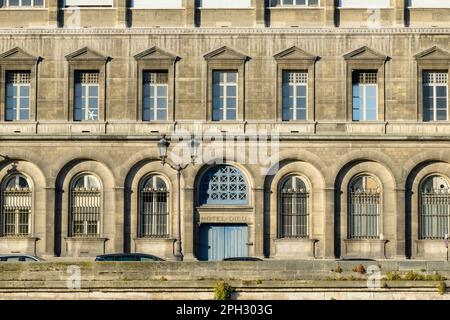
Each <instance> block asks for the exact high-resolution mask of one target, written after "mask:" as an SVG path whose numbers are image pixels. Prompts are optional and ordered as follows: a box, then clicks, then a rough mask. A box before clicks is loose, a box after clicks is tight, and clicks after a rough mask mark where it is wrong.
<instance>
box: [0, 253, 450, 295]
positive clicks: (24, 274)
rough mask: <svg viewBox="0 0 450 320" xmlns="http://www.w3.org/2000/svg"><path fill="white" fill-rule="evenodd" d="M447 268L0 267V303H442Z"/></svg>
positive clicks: (312, 264)
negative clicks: (221, 298) (223, 298)
mask: <svg viewBox="0 0 450 320" xmlns="http://www.w3.org/2000/svg"><path fill="white" fill-rule="evenodd" d="M447 279H450V263H448V262H430V261H428V262H427V261H263V262H251V263H248V262H183V263H177V262H162V263H132V262H130V263H128V262H126V263H109V262H86V261H77V262H75V261H72V262H70V261H64V262H43V263H29V264H28V263H22V264H16V263H2V264H0V299H133V300H138V299H164V300H167V299H183V300H190V299H195V300H199V299H214V298H215V295H217V294H219V295H220V294H222V296H227V294H228V296H229V297H230V298H231V299H248V300H252V299H263V300H264V299H274V300H278V299H280V300H281V299H282V300H286V299H317V300H323V299H325V300H330V299H337V300H340V299H389V300H393V299H396V300H398V299H426V300H428V299H433V300H437V299H445V300H450V294H448V293H447V285H449V284H450V281H447Z"/></svg>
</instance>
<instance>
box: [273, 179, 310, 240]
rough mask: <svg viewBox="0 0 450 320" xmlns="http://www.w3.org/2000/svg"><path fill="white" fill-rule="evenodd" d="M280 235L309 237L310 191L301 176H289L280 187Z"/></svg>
mask: <svg viewBox="0 0 450 320" xmlns="http://www.w3.org/2000/svg"><path fill="white" fill-rule="evenodd" d="M279 202H280V214H279V218H280V223H279V225H280V227H279V230H280V231H279V232H280V237H281V238H308V237H309V232H308V219H309V191H308V188H307V187H306V184H305V182H304V181H303V180H302V178H300V177H289V178H288V179H286V180H284V182H283V183H282V184H281V187H280V198H279Z"/></svg>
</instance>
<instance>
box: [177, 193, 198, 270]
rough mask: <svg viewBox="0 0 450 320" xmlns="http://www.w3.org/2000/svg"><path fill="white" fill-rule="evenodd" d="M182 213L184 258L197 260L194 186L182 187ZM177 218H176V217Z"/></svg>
mask: <svg viewBox="0 0 450 320" xmlns="http://www.w3.org/2000/svg"><path fill="white" fill-rule="evenodd" d="M181 210H182V211H181V213H182V216H183V217H182V220H183V221H182V224H181V226H182V238H181V239H182V244H183V255H184V260H188V261H189V260H195V255H194V251H195V247H194V241H195V234H194V223H195V221H194V215H195V213H194V188H192V187H188V188H182V195H181ZM175 220H176V219H175Z"/></svg>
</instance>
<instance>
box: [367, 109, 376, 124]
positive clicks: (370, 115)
mask: <svg viewBox="0 0 450 320" xmlns="http://www.w3.org/2000/svg"><path fill="white" fill-rule="evenodd" d="M366 120H367V121H376V120H377V111H376V110H374V109H367V110H366Z"/></svg>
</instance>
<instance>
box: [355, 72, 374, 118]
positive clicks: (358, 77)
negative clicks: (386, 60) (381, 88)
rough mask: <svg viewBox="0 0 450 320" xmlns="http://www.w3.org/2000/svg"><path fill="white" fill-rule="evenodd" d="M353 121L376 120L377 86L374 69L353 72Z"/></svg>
mask: <svg viewBox="0 0 450 320" xmlns="http://www.w3.org/2000/svg"><path fill="white" fill-rule="evenodd" d="M352 82H353V89H352V91H353V94H352V95H353V101H352V110H353V121H376V120H377V118H378V116H377V111H378V87H377V72H376V71H355V72H353V81H352Z"/></svg>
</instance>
